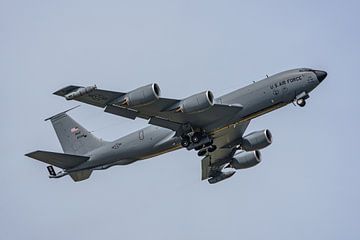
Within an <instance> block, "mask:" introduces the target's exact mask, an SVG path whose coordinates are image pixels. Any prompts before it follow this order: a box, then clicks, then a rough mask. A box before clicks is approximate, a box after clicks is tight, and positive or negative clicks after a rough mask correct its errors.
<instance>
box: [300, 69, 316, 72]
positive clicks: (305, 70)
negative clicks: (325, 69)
mask: <svg viewBox="0 0 360 240" xmlns="http://www.w3.org/2000/svg"><path fill="white" fill-rule="evenodd" d="M311 71H313V70H312V69H310V68H302V69H300V70H299V72H311Z"/></svg>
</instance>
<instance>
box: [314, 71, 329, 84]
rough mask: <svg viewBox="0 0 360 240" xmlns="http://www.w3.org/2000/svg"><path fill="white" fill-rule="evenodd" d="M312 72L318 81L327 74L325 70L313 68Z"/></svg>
mask: <svg viewBox="0 0 360 240" xmlns="http://www.w3.org/2000/svg"><path fill="white" fill-rule="evenodd" d="M314 72H315V74H316V77H317V79H318V81H319V82H322V80H324V79H325V78H326V76H327V72H325V71H321V70H315V71H314Z"/></svg>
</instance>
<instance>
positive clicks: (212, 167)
mask: <svg viewBox="0 0 360 240" xmlns="http://www.w3.org/2000/svg"><path fill="white" fill-rule="evenodd" d="M249 123H250V120H248V121H245V122H242V123H240V124H238V125H237V126H236V127H235V129H227V130H225V131H223V132H221V135H219V136H216V135H215V136H214V144H215V145H216V146H217V147H218V148H217V149H216V150H215V151H214V152H212V153H208V154H207V155H206V156H205V157H204V158H203V159H202V160H201V180H206V179H208V178H211V177H216V176H218V175H219V174H221V173H222V170H223V169H224V167H225V166H226V165H227V164H228V163H229V162H230V161H231V159H232V157H233V156H234V154H235V152H236V151H237V149H236V147H237V145H238V144H239V143H240V141H241V138H242V136H243V134H244V132H245V130H246V128H247V127H248V125H249Z"/></svg>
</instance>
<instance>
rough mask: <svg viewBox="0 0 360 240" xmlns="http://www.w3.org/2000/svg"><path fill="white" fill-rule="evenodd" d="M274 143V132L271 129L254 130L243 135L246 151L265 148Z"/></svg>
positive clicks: (243, 147) (243, 144)
mask: <svg viewBox="0 0 360 240" xmlns="http://www.w3.org/2000/svg"><path fill="white" fill-rule="evenodd" d="M271 143H272V134H271V132H270V130H268V129H265V130H262V131H257V132H252V133H250V134H248V135H246V136H245V137H243V142H242V149H243V150H245V151H254V150H258V149H262V148H265V147H267V146H269V145H270V144H271Z"/></svg>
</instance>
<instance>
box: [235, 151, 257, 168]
mask: <svg viewBox="0 0 360 240" xmlns="http://www.w3.org/2000/svg"><path fill="white" fill-rule="evenodd" d="M260 162H261V153H260V152H259V151H252V152H240V153H238V154H237V155H235V156H234V158H233V159H232V161H231V162H230V166H231V167H233V168H235V169H244V168H250V167H253V166H255V165H257V164H259V163H260Z"/></svg>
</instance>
